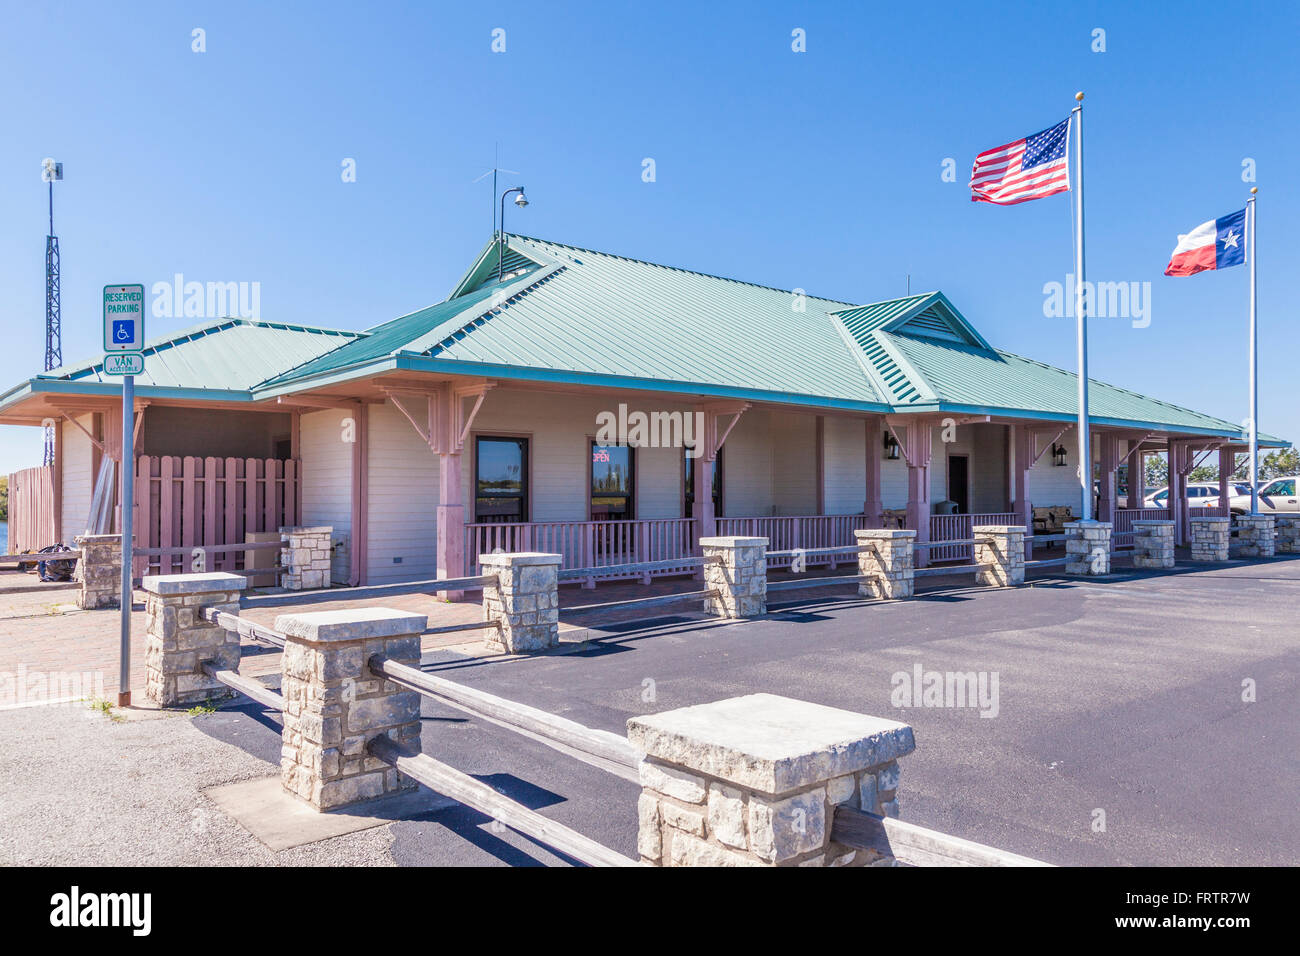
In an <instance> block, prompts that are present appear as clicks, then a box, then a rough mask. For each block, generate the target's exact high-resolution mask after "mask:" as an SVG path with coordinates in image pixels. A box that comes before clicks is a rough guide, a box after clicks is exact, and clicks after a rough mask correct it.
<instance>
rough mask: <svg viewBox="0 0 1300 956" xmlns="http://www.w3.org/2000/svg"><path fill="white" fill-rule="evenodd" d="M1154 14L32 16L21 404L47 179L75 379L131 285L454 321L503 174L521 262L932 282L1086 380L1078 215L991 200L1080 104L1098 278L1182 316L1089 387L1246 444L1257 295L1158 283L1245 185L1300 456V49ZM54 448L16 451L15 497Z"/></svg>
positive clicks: (1026, 7)
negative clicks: (49, 176) (253, 292)
mask: <svg viewBox="0 0 1300 956" xmlns="http://www.w3.org/2000/svg"><path fill="white" fill-rule="evenodd" d="M1156 6H1157V5H1155V4H1129V3H1114V4H1110V3H1097V4H1088V3H1072V4H1058V3H1042V2H1036V3H1023V4H1010V5H998V4H975V5H971V4H944V5H940V6H931V5H919V4H910V5H909V4H893V5H891V4H878V3H872V4H865V3H845V4H831V3H819V4H816V5H811V4H795V3H789V4H784V3H743V4H742V3H735V4H729V3H719V4H700V3H681V4H676V3H653V4H631V3H627V4H624V3H618V4H609V3H601V4H597V3H592V4H577V3H555V4H536V3H530V4H490V3H478V4H432V3H430V4H403V3H387V4H362V3H346V4H343V3H312V4H307V3H301V4H281V3H277V4H263V3H258V4H253V3H234V2H222V3H211V4H175V3H132V4H128V5H116V4H114V5H109V4H101V3H71V4H23V5H18V4H8V5H7V10H6V13H5V17H4V23H3V25H2V26H0V31H3V32H2V33H0V76H2V77H3V81H4V82H3V90H4V106H3V111H4V133H5V135H4V146H3V149H2V150H0V183H3V188H2V189H0V287H2V288H3V289H4V292H5V294H4V296H3V298H0V319H2V321H3V329H4V335H5V345H4V348H3V349H0V384H2V386H3V387H4V388H8V387H9V386H11V385H13V384H16V383H18V382H19V381H21V380H23V379H26V378H27V377H29V376H30V375H32V374H33V373H35V372H37V371H39V369H40V365H41V361H42V355H43V316H44V275H43V273H44V241H45V240H44V236H45V227H46V223H45V215H46V213H45V203H46V196H45V187H44V185H43V184H42V183H41V182H40V169H39V164H40V160H41V159H42V158H43V157H45V156H53V157H55V158H56V159H59V160H61V161H62V162H63V163H64V164H65V167H66V177H67V178H66V181H65V182H63V183H61V184H59V185H58V186H57V187H56V193H57V195H56V227H57V231H58V233H59V235H60V237H61V242H62V251H63V321H64V346H63V347H64V357H65V359H67V360H69V361H72V360H76V359H80V358H85V357H90V356H93V355H95V354H96V353H97V351H98V349H99V344H98V342H99V335H100V323H101V312H100V309H101V304H100V290H101V287H102V286H103V285H104V284H105V283H109V282H131V281H140V282H144V283H145V284H146V285H152V283H154V282H155V281H159V280H163V279H170V278H171V276H172V275H173V274H174V273H177V272H180V273H184V275H185V276H186V278H187V279H190V280H199V281H236V282H238V281H249V282H252V281H257V282H260V283H261V312H262V317H263V318H265V319H270V320H282V321H291V322H308V323H317V324H321V325H327V326H343V327H349V328H362V327H367V326H370V325H373V324H376V323H378V322H382V321H384V320H387V319H389V318H392V317H394V316H397V315H400V314H403V313H406V312H409V311H411V310H413V309H416V308H419V307H421V306H424V305H427V304H430V303H432V302H435V301H438V300H440V299H442V298H443V297H444V296H445V295H446V293H447V291H448V290H449V289H450V287H451V286H452V284H453V282H454V281H455V280H456V279H457V278H458V277H459V276H460V274H461V273H462V272H463V271H464V269H465V268H466V266H467V265H468V263H469V261H470V259H471V258H472V257H473V256H474V255H475V253H476V252H477V250H478V249H479V248H480V246H481V245H482V244H483V243H484V242H485V241H486V240H487V238H488V237H489V234H490V232H491V216H490V205H489V203H490V199H489V187H488V186H487V185H486V184H484V183H479V184H477V185H471V181H472V180H473V179H474V178H475V177H476V176H478V175H479V174H480V173H481V172H482V171H483V170H485V169H487V168H488V167H490V166H491V165H492V161H493V151H494V148H495V145H496V144H498V143H499V144H500V164H501V165H502V166H504V167H507V168H510V169H514V170H519V171H520V172H521V175H520V176H518V177H510V178H511V179H516V178H517V179H518V180H519V181H521V182H523V183H524V184H526V185H527V187H528V192H529V197H530V199H531V200H532V205H531V206H529V208H528V209H526V210H523V211H522V212H520V211H516V210H514V209H513V208H512V209H511V213H510V218H509V219H508V222H507V225H508V226H509V227H510V228H511V229H512V231H517V232H522V233H525V234H529V235H536V236H542V237H545V238H549V239H555V240H558V241H561V242H568V243H572V244H574V245H580V246H587V247H591V248H596V249H601V250H606V251H611V252H617V253H621V254H625V255H629V256H634V257H638V258H644V259H650V260H653V261H657V262H663V263H668V264H672V265H680V266H685V267H689V268H692V269H696V270H700V271H705V272H711V273H716V274H720V275H725V276H733V277H736V278H741V279H746V280H750V281H755V282H760V283H763V284H767V285H774V286H780V287H784V288H793V287H801V288H803V289H805V290H807V291H808V292H810V293H814V294H817V295H824V296H828V297H832V298H838V299H845V300H849V301H854V302H869V301H874V300H878V299H881V298H887V297H890V296H894V295H899V294H902V292H903V291H904V283H905V276H906V275H907V274H908V273H910V274H911V276H912V289H913V290H914V291H917V290H926V289H933V288H939V289H942V290H943V291H944V292H945V293H947V295H948V297H949V298H950V299H951V300H952V301H953V302H954V303H955V304H956V305H957V307H958V308H959V309H961V310H962V311H963V312H964V313H965V314H966V316H967V317H968V318H969V319H970V320H971V321H972V322H973V323H974V324H975V325H976V326H977V327H978V328H979V329H980V330H981V331H982V332H983V333H984V335H985V337H986V338H988V339H990V340H991V341H992V342H993V343H994V344H996V345H998V346H1000V347H1003V348H1007V349H1010V350H1012V351H1015V352H1018V353H1020V354H1023V355H1028V356H1031V357H1034V358H1037V359H1041V360H1043V361H1047V362H1051V363H1054V364H1057V365H1061V366H1063V367H1065V368H1073V367H1074V332H1073V323H1072V320H1068V319H1048V318H1044V316H1043V299H1044V296H1043V291H1042V290H1043V284H1044V283H1045V282H1050V281H1064V278H1065V274H1066V273H1067V272H1069V271H1071V224H1070V212H1069V197H1068V196H1066V195H1061V196H1055V197H1052V198H1049V199H1046V200H1042V201H1038V202H1032V203H1026V204H1022V205H1019V206H1013V207H1007V208H999V207H993V206H988V205H984V204H973V203H971V202H970V201H969V199H968V190H967V187H966V184H965V183H966V178H967V174H968V171H969V168H970V163H971V160H972V158H973V157H974V155H975V153H976V152H978V151H980V150H981V149H984V148H987V147H990V146H994V145H996V144H998V143H1002V142H1006V141H1007V140H1010V139H1014V138H1016V137H1018V136H1022V135H1025V134H1027V133H1031V132H1035V131H1037V130H1040V129H1042V128H1044V127H1046V126H1049V125H1051V124H1053V123H1055V122H1057V121H1059V120H1060V119H1063V118H1064V117H1065V116H1066V115H1067V114H1068V112H1069V110H1070V107H1071V106H1072V105H1073V102H1074V101H1073V94H1074V92H1075V90H1077V89H1083V90H1085V91H1086V92H1087V128H1086V135H1087V157H1086V173H1087V189H1088V193H1087V207H1088V208H1087V214H1088V220H1087V221H1088V228H1089V233H1088V234H1089V246H1088V256H1089V278H1091V279H1096V280H1108V281H1126V282H1129V281H1133V282H1145V281H1149V282H1151V284H1152V308H1151V324H1150V326H1149V327H1147V328H1143V329H1135V328H1133V327H1132V325H1131V323H1130V322H1129V321H1128V320H1121V319H1111V320H1097V321H1095V322H1093V324H1092V350H1091V356H1092V373H1093V375H1094V376H1095V377H1097V378H1100V379H1103V380H1107V381H1111V382H1114V383H1116V384H1119V385H1123V386H1128V387H1133V388H1137V389H1140V390H1142V391H1146V392H1148V393H1151V394H1154V395H1156V396H1159V397H1162V398H1164V399H1167V400H1169V401H1172V402H1177V403H1179V404H1183V405H1188V406H1191V407H1193V408H1196V409H1199V410H1202V411H1207V412H1211V413H1213V414H1217V415H1221V416H1223V417H1225V418H1228V419H1231V420H1234V421H1236V420H1240V419H1241V418H1242V417H1243V416H1244V415H1245V414H1246V339H1245V332H1246V319H1247V312H1246V281H1247V275H1246V270H1245V269H1242V268H1237V269H1232V270H1228V271H1224V272H1220V273H1209V274H1203V275H1199V276H1195V277H1192V278H1182V279H1172V278H1165V277H1164V276H1163V275H1162V272H1163V268H1164V265H1165V263H1166V262H1167V260H1168V256H1169V253H1170V251H1171V250H1172V248H1173V246H1174V243H1175V241H1176V237H1177V234H1178V233H1179V232H1186V231H1188V230H1189V229H1191V227H1193V226H1195V225H1196V224H1198V223H1200V222H1202V221H1204V220H1206V219H1211V218H1214V217H1216V216H1221V215H1223V214H1225V213H1228V212H1231V211H1233V210H1236V209H1239V208H1241V206H1242V205H1243V204H1244V201H1245V198H1246V196H1247V189H1248V185H1249V184H1247V183H1243V182H1242V179H1241V169H1242V166H1241V164H1242V161H1243V159H1244V158H1247V157H1249V158H1251V159H1254V160H1255V162H1256V164H1257V169H1258V185H1259V187H1260V207H1261V213H1260V217H1259V246H1260V259H1259V262H1260V266H1259V271H1260V325H1261V332H1262V347H1261V356H1260V374H1261V383H1262V384H1261V416H1260V424H1261V428H1263V429H1264V430H1267V431H1270V432H1273V433H1275V434H1281V435H1283V436H1286V437H1288V438H1292V439H1296V438H1300V408H1297V404H1298V403H1297V401H1296V398H1297V391H1296V384H1295V383H1296V378H1297V371H1298V370H1300V342H1298V341H1297V335H1296V331H1295V324H1294V312H1295V304H1294V302H1295V300H1294V298H1293V296H1292V295H1291V294H1288V292H1287V291H1286V288H1287V287H1286V285H1285V282H1286V281H1287V280H1286V279H1285V277H1286V276H1287V275H1289V274H1291V273H1292V272H1293V271H1294V269H1295V263H1296V262H1297V259H1300V242H1297V239H1296V235H1297V230H1296V221H1297V213H1298V212H1300V199H1298V198H1297V195H1296V193H1297V191H1296V188H1295V187H1296V181H1297V180H1296V173H1295V171H1294V170H1295V162H1296V156H1297V155H1298V154H1300V124H1297V123H1296V122H1295V116H1296V111H1295V98H1296V91H1297V89H1300V82H1297V81H1298V80H1300V76H1298V73H1300V71H1298V70H1297V66H1296V60H1297V58H1296V56H1295V50H1294V45H1295V38H1296V36H1297V35H1298V29H1297V28H1298V27H1300V17H1297V14H1296V12H1295V8H1294V7H1293V6H1291V5H1290V4H1285V5H1284V4H1280V3H1278V4H1267V5H1258V6H1256V5H1252V4H1223V3H1204V4H1202V3H1193V2H1183V3H1179V4H1176V5H1168V6H1167V7H1166V11H1165V12H1157V11H1156V10H1155V7H1156ZM196 27H199V28H202V29H204V30H205V31H206V44H207V52H205V53H201V54H200V53H194V52H192V51H191V31H192V30H193V29H194V28H196ZM497 27H501V28H504V29H505V31H506V52H505V53H493V52H492V51H491V41H492V37H491V32H492V30H493V29H494V28H497ZM795 28H802V29H804V30H805V31H806V35H807V52H806V53H794V52H792V51H791V31H792V30H793V29H795ZM1096 28H1101V29H1104V30H1105V31H1106V34H1105V41H1106V52H1104V53H1095V52H1093V51H1092V49H1091V48H1092V45H1093V30H1094V29H1096ZM1288 156H1290V157H1291V159H1287V157H1288ZM646 157H651V158H653V159H654V160H655V161H656V165H657V181H656V182H654V183H645V182H642V179H641V171H642V165H641V164H642V160H643V159H644V158H646ZM949 157H951V158H952V159H954V160H955V161H956V167H957V180H958V181H957V182H956V183H946V182H943V181H942V179H941V175H940V174H941V172H942V163H943V160H944V159H945V158H949ZM345 158H354V159H355V160H356V163H357V182H355V183H344V182H342V180H341V177H340V172H341V163H342V161H343V160H344V159H345ZM188 324H193V322H192V320H184V319H173V320H154V321H153V322H152V324H151V327H150V330H149V331H150V334H151V335H157V334H160V333H162V332H165V331H166V330H167V329H168V328H181V327H184V326H186V325H188ZM40 445H41V439H40V435H39V431H38V430H37V429H22V428H16V427H0V472H8V471H10V470H13V469H16V468H20V467H25V466H28V465H32V464H38V463H39V460H40Z"/></svg>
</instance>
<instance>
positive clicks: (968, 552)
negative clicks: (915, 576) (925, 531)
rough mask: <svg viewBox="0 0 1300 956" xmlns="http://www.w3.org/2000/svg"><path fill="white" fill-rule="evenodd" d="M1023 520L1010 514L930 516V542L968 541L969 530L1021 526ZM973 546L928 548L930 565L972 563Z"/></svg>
mask: <svg viewBox="0 0 1300 956" xmlns="http://www.w3.org/2000/svg"><path fill="white" fill-rule="evenodd" d="M1023 523H1024V518H1023V517H1022V516H1020V515H1017V514H1013V513H1011V512H1001V511H1000V512H990V513H987V514H969V515H931V516H930V540H931V541H962V542H966V541H969V540H970V539H971V538H972V537H974V532H973V531H972V530H971V529H972V528H974V527H975V526H976V525H983V524H1023ZM974 560H975V546H974V545H971V544H944V545H938V546H936V547H932V548H930V563H931V564H933V563H935V562H938V561H974Z"/></svg>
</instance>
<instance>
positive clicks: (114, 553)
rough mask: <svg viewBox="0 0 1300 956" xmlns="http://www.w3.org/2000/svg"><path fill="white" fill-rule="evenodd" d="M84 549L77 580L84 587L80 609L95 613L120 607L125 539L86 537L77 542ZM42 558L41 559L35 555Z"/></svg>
mask: <svg viewBox="0 0 1300 956" xmlns="http://www.w3.org/2000/svg"><path fill="white" fill-rule="evenodd" d="M73 540H74V541H75V542H76V545H77V547H78V548H80V549H81V558H80V560H79V561H78V562H77V570H76V573H75V575H74V577H75V578H76V579H77V581H78V582H79V583H80V584H81V589H80V590H79V591H77V607H79V608H83V609H85V610H95V609H96V608H103V607H120V606H121V603H122V602H121V596H122V536H121V535H120V534H83V535H79V536H77V537H76V538H74V539H73ZM34 557H39V555H34Z"/></svg>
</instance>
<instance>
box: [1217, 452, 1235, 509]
mask: <svg viewBox="0 0 1300 956" xmlns="http://www.w3.org/2000/svg"><path fill="white" fill-rule="evenodd" d="M1236 468H1237V453H1236V452H1235V451H1233V450H1232V449H1231V448H1220V449H1219V507H1220V508H1222V509H1223V513H1224V514H1225V515H1226V514H1228V499H1229V498H1231V497H1232V493H1231V491H1230V490H1229V488H1228V480H1229V479H1230V478H1232V473H1233V472H1234V471H1236Z"/></svg>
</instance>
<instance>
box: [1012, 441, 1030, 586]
mask: <svg viewBox="0 0 1300 956" xmlns="http://www.w3.org/2000/svg"><path fill="white" fill-rule="evenodd" d="M1011 429H1012V432H1013V436H1012V441H1013V442H1014V443H1015V449H1016V464H1015V469H1014V471H1013V472H1012V479H1011V480H1012V485H1013V487H1014V488H1015V495H1016V507H1015V508H1014V509H1013V510H1015V511H1016V512H1017V513H1018V514H1019V515H1020V522H1021V524H1023V525H1024V526H1025V537H1030V536H1031V535H1033V533H1034V507H1033V503H1032V502H1030V500H1029V469H1030V468H1031V467H1033V464H1034V434H1033V432H1031V431H1030V430H1029V427H1028V426H1027V425H1012V426H1011ZM1033 556H1034V545H1033V543H1032V542H1026V543H1025V560H1026V561H1029V560H1032V559H1033Z"/></svg>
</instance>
